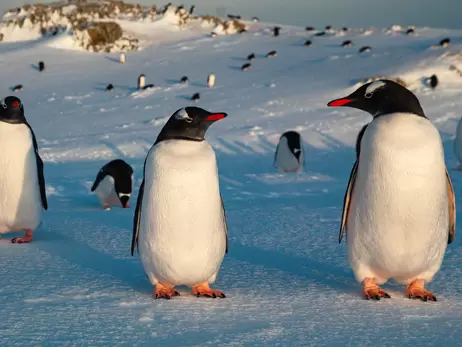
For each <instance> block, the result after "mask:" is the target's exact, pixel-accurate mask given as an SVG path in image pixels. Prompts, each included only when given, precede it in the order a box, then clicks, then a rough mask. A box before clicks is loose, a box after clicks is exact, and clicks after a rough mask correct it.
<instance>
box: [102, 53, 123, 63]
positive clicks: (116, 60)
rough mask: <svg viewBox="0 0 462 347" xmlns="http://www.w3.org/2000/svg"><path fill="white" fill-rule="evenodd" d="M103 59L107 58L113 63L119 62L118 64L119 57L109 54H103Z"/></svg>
mask: <svg viewBox="0 0 462 347" xmlns="http://www.w3.org/2000/svg"><path fill="white" fill-rule="evenodd" d="M104 59H107V60H109V61H112V62H113V63H119V64H120V58H115V57H111V56H109V55H105V56H104Z"/></svg>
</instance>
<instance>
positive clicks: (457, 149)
mask: <svg viewBox="0 0 462 347" xmlns="http://www.w3.org/2000/svg"><path fill="white" fill-rule="evenodd" d="M454 153H455V155H456V158H457V160H458V161H459V166H458V167H457V168H456V169H455V170H457V171H462V118H461V119H460V120H459V123H458V124H457V129H456V137H455V139H454Z"/></svg>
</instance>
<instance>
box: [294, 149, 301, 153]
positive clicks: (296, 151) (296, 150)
mask: <svg viewBox="0 0 462 347" xmlns="http://www.w3.org/2000/svg"><path fill="white" fill-rule="evenodd" d="M301 151H302V150H301V149H300V148H295V149H294V153H298V152H301Z"/></svg>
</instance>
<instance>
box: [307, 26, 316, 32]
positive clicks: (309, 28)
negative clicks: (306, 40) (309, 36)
mask: <svg viewBox="0 0 462 347" xmlns="http://www.w3.org/2000/svg"><path fill="white" fill-rule="evenodd" d="M305 30H306V31H313V30H315V28H314V27H311V26H308V27H306V28H305Z"/></svg>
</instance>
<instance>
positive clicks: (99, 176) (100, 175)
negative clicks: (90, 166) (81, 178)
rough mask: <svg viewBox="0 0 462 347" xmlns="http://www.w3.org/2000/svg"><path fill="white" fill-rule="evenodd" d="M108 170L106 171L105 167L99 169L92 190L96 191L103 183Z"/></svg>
mask: <svg viewBox="0 0 462 347" xmlns="http://www.w3.org/2000/svg"><path fill="white" fill-rule="evenodd" d="M107 175H108V174H107V172H106V171H104V169H101V170H99V172H98V174H97V175H96V179H95V182H94V183H93V186H92V187H91V189H90V190H91V191H92V192H94V191H95V190H96V188H98V186H99V184H100V183H101V181H102V180H104V178H105V177H106V176H107Z"/></svg>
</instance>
